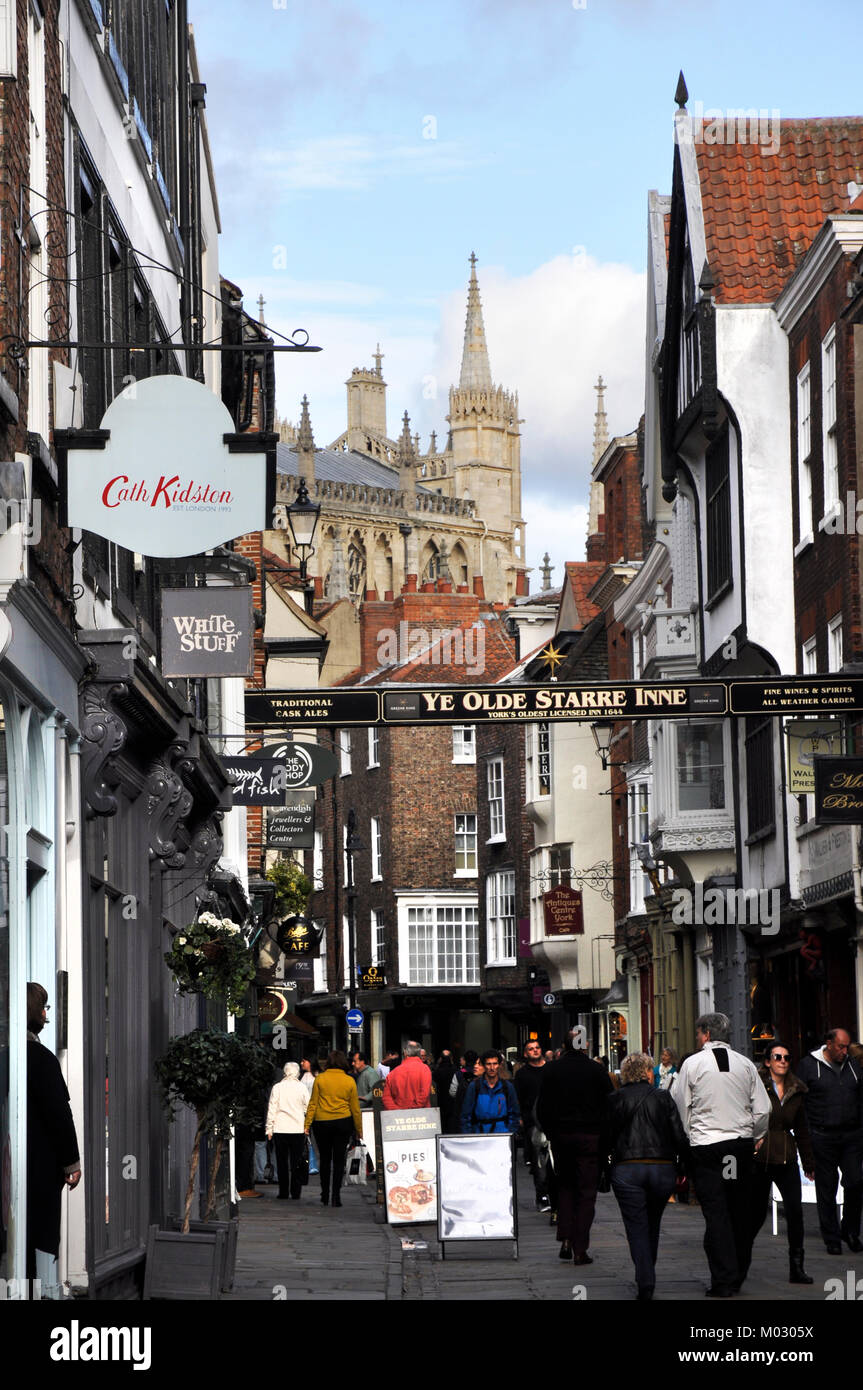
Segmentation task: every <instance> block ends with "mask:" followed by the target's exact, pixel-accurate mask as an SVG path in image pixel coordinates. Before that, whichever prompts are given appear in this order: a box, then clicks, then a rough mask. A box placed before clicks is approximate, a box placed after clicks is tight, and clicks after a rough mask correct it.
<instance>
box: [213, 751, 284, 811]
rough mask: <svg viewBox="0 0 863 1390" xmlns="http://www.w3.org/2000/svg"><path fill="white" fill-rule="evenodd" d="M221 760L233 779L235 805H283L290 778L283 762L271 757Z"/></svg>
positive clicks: (225, 758) (224, 758)
mask: <svg viewBox="0 0 863 1390" xmlns="http://www.w3.org/2000/svg"><path fill="white" fill-rule="evenodd" d="M222 762H223V763H224V764H225V767H226V768H227V770H228V776H229V777H230V779H231V781H232V782H233V787H232V793H233V798H234V802H233V804H234V805H235V806H284V804H285V791H286V789H287V781H286V778H285V765H284V763H279V762H275V761H274V760H273V759H270V758H258V757H255V756H254V755H253V756H251V757H237V758H227V757H223V758H222Z"/></svg>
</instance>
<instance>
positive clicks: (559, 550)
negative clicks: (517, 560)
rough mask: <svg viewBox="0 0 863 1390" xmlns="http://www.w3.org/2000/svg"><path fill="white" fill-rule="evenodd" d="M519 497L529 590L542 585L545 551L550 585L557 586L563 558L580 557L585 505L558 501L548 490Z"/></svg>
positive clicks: (581, 554) (561, 578)
mask: <svg viewBox="0 0 863 1390" xmlns="http://www.w3.org/2000/svg"><path fill="white" fill-rule="evenodd" d="M522 500H523V510H524V519H525V522H526V523H527V560H528V564H529V565H530V567H531V569H532V574H531V576H530V587H531V590H534V591H535V590H538V589H541V588H542V577H541V575H540V567H541V565H542V559H543V556H544V555H545V554H546V552H547V553H548V557H549V561H550V564H551V567H552V574H551V583H552V587H553V588H557V587H558V586H559V585H561V584H562V583H563V576H564V568H563V567H564V565H565V563H566V561H567V560H583V559H584V546H585V541H586V539H587V516H588V509H587V505H586V504H585V503H583V502H560V501H558V500H557V499H555V498H554V497H551V496H549V495H548V494H543V493H533V492H527V493H525V494H524V497H523V499H522Z"/></svg>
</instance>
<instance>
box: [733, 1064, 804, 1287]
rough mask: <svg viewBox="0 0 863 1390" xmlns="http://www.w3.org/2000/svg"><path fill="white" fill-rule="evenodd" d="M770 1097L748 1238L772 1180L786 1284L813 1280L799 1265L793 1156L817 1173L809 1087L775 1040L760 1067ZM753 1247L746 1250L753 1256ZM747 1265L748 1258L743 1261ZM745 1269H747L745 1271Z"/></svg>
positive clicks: (799, 1203) (799, 1216) (799, 1205)
mask: <svg viewBox="0 0 863 1390" xmlns="http://www.w3.org/2000/svg"><path fill="white" fill-rule="evenodd" d="M758 1074H759V1076H760V1077H761V1080H762V1081H763V1083H764V1088H765V1090H766V1091H767V1095H768V1098H769V1100H770V1121H769V1124H768V1127H767V1137H766V1139H765V1140H764V1143H763V1144H762V1145H761V1148H760V1149H759V1150H758V1152H757V1154H756V1155H755V1163H754V1166H753V1171H752V1186H751V1191H750V1203H749V1211H750V1231H751V1239H752V1243H754V1241H755V1237H756V1236H757V1235H758V1232H759V1231H760V1230H761V1227H762V1226H763V1225H764V1218H765V1216H766V1215H767V1208H768V1205H769V1203H770V1191H771V1187H772V1185H773V1184H774V1183H775V1184H776V1186H777V1187H778V1189H779V1191H780V1192H781V1194H782V1202H783V1205H784V1208H785V1225H786V1229H787V1231H788V1257H789V1272H788V1282H789V1283H790V1284H811V1283H812V1282H813V1281H812V1279H810V1277H809V1275H808V1274H807V1273H806V1271H805V1269H804V1268H803V1200H802V1194H801V1190H800V1169H799V1167H798V1165H797V1155H798V1152H799V1154H800V1161H801V1163H802V1164H803V1171H804V1173H805V1174H806V1176H807V1178H810V1179H811V1178H813V1177H814V1175H815V1155H814V1153H813V1151H812V1139H811V1137H810V1134H809V1125H808V1123H807V1120H806V1106H805V1099H806V1095H807V1087H806V1086H805V1085H804V1083H803V1082H802V1081H801V1080H800V1078H799V1077H798V1076H795V1075H794V1073H793V1072H792V1071H791V1054H790V1052H789V1051H788V1048H787V1047H783V1046H782V1044H781V1043H773V1044H772V1045H771V1047H770V1050H769V1052H768V1053H767V1057H766V1059H765V1063H764V1065H763V1066H762V1067H760V1068H759V1073H758ZM751 1254H752V1247H751V1245H750V1250H749V1255H750V1258H751ZM747 1268H748V1261H747ZM744 1273H745V1271H744Z"/></svg>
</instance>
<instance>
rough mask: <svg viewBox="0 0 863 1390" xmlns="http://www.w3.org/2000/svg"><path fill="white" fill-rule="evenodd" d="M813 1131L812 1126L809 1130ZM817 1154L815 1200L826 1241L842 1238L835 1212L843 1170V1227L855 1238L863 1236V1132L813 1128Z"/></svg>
mask: <svg viewBox="0 0 863 1390" xmlns="http://www.w3.org/2000/svg"><path fill="white" fill-rule="evenodd" d="M810 1128H811V1127H810ZM811 1133H812V1148H813V1150H814V1152H815V1201H816V1203H817V1206H818V1224H819V1225H820V1227H821V1234H822V1236H823V1237H824V1240H825V1241H827V1242H830V1243H832V1242H833V1241H839V1240H840V1239H841V1237H840V1234H839V1216H838V1212H837V1210H836V1184H837V1182H838V1181H839V1170H840V1169H841V1170H842V1188H843V1194H842V1196H843V1203H842V1225H843V1227H844V1229H845V1230H846V1231H849V1232H850V1233H851V1235H852V1236H859V1234H860V1213H861V1207H863V1173H861V1171H860V1170H861V1166H863V1133H861V1131H860V1130H853V1131H851V1132H848V1131H847V1130H828V1129H812V1130H811Z"/></svg>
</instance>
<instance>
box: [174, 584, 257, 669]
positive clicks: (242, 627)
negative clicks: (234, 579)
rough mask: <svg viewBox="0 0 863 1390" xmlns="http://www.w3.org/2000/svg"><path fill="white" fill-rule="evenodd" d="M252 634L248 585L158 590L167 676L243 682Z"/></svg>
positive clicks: (250, 655) (247, 664)
mask: <svg viewBox="0 0 863 1390" xmlns="http://www.w3.org/2000/svg"><path fill="white" fill-rule="evenodd" d="M253 632H254V617H253V613H252V590H251V587H250V586H249V585H248V584H244V585H242V586H240V587H238V588H228V586H227V585H225V586H216V585H214V586H212V587H209V588H206V589H163V590H162V672H163V674H164V675H166V676H248V675H249V674H250V672H251V669H252V635H253Z"/></svg>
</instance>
